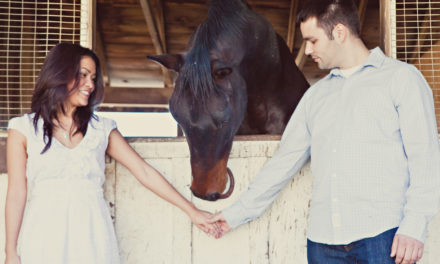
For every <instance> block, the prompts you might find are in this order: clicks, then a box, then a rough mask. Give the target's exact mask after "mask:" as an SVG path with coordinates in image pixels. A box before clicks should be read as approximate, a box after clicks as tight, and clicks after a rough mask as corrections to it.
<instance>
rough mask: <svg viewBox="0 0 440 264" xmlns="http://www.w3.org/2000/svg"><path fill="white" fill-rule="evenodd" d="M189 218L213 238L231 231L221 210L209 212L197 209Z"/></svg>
mask: <svg viewBox="0 0 440 264" xmlns="http://www.w3.org/2000/svg"><path fill="white" fill-rule="evenodd" d="M191 220H192V222H193V223H194V224H195V225H196V226H197V227H198V228H199V229H200V230H202V231H203V232H205V233H206V234H207V235H209V236H212V237H214V238H220V237H222V236H223V235H225V234H226V233H228V232H229V231H231V228H230V227H229V225H228V223H227V222H226V220H225V219H224V217H223V215H222V213H221V212H218V213H215V214H211V213H209V212H206V211H199V212H198V214H197V215H195V216H193V217H191Z"/></svg>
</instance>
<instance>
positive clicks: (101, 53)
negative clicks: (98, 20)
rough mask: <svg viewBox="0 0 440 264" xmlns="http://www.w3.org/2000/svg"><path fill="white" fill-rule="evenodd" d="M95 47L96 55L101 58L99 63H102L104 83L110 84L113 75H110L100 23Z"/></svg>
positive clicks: (97, 27) (97, 26)
mask: <svg viewBox="0 0 440 264" xmlns="http://www.w3.org/2000/svg"><path fill="white" fill-rule="evenodd" d="M94 48H95V52H96V55H97V56H98V58H99V63H100V65H101V71H102V78H103V80H104V85H108V84H109V83H110V78H111V77H110V76H109V71H108V64H107V56H106V55H105V49H104V45H103V43H102V38H101V30H100V25H99V24H97V25H96V30H95V41H94Z"/></svg>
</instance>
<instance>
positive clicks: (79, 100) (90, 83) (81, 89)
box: [66, 56, 96, 109]
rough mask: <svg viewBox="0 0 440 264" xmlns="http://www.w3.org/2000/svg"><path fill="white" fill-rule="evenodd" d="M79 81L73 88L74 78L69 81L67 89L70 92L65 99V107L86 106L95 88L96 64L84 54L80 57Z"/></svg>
mask: <svg viewBox="0 0 440 264" xmlns="http://www.w3.org/2000/svg"><path fill="white" fill-rule="evenodd" d="M79 75H80V81H79V84H78V87H77V88H76V89H75V90H73V91H72V89H74V87H73V86H74V85H75V79H73V80H72V81H70V82H69V83H68V85H67V89H68V90H69V92H70V95H69V97H68V98H67V101H66V107H67V109H72V108H76V107H80V106H86V105H87V104H88V102H89V97H90V95H91V94H92V92H93V90H95V79H96V65H95V62H94V61H93V59H92V58H90V57H88V56H84V57H83V58H82V59H81V66H80V71H79Z"/></svg>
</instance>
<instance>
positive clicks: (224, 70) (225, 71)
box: [214, 68, 232, 79]
mask: <svg viewBox="0 0 440 264" xmlns="http://www.w3.org/2000/svg"><path fill="white" fill-rule="evenodd" d="M231 72H232V69H231V68H221V69H218V70H216V71H215V72H214V77H215V78H216V79H223V78H225V77H226V76H228V75H229V74H231Z"/></svg>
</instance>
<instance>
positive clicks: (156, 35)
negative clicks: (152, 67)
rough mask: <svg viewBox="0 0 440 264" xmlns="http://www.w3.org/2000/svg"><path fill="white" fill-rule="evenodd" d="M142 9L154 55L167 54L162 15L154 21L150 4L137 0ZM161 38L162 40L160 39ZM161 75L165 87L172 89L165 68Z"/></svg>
mask: <svg viewBox="0 0 440 264" xmlns="http://www.w3.org/2000/svg"><path fill="white" fill-rule="evenodd" d="M139 1H140V3H141V7H142V12H143V13H144V17H145V21H146V22H147V27H148V32H149V34H150V37H151V39H152V41H153V45H154V49H155V51H156V54H164V53H167V49H166V46H165V34H164V29H163V23H162V24H160V23H161V21H158V20H161V17H162V15H161V14H159V16H158V17H156V19H155V18H154V17H153V14H152V11H151V6H150V2H149V1H148V0H139ZM161 11H162V9H160V10H155V12H154V13H156V14H157V13H159V12H161ZM162 21H163V20H162ZM161 37H162V38H161ZM161 69H162V73H163V80H164V84H165V87H172V86H173V81H172V80H171V76H170V74H169V71H168V69H167V68H165V67H161Z"/></svg>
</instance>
